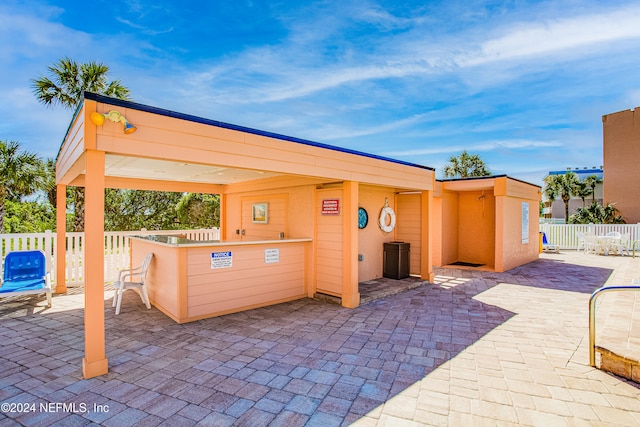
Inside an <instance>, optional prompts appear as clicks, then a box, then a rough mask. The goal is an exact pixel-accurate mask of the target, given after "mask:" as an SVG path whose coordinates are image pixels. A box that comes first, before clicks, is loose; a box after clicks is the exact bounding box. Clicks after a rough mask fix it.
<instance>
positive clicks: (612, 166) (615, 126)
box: [602, 108, 640, 223]
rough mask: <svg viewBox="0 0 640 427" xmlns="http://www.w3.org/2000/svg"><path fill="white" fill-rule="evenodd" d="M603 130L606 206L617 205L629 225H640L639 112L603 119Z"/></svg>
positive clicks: (637, 110)
mask: <svg viewBox="0 0 640 427" xmlns="http://www.w3.org/2000/svg"><path fill="white" fill-rule="evenodd" d="M636 113H637V114H638V120H636V117H635V115H636ZM602 129H603V138H604V143H603V155H604V179H603V182H604V202H605V203H615V204H616V208H618V210H619V211H620V214H621V215H622V216H623V217H624V219H625V221H626V222H627V223H637V222H640V175H639V174H638V172H637V170H638V164H640V110H639V108H636V109H635V110H633V111H632V110H625V111H620V112H618V113H613V114H608V115H605V116H603V117H602Z"/></svg>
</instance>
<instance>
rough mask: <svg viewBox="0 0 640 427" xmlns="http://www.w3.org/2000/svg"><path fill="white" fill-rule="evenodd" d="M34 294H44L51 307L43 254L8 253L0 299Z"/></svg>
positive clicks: (45, 261) (37, 252) (5, 260)
mask: <svg viewBox="0 0 640 427" xmlns="http://www.w3.org/2000/svg"><path fill="white" fill-rule="evenodd" d="M35 294H46V295H47V305H48V306H49V307H51V285H50V280H49V274H48V273H47V259H46V257H45V255H44V252H42V251H16V252H9V253H8V254H7V256H6V257H5V259H4V275H3V282H2V286H0V298H3V297H15V296H20V295H35Z"/></svg>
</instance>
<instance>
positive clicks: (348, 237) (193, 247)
mask: <svg viewBox="0 0 640 427" xmlns="http://www.w3.org/2000/svg"><path fill="white" fill-rule="evenodd" d="M96 113H97V114H96ZM92 116H93V120H92ZM98 116H99V117H102V119H98V120H96V117H98ZM105 118H106V119H108V120H104V119H105ZM131 130H135V132H131ZM56 183H57V194H58V200H57V212H58V217H57V230H58V231H57V233H58V239H57V244H58V248H57V250H58V254H64V252H65V238H64V237H65V227H66V221H65V220H66V218H65V212H66V198H65V195H66V188H67V186H82V187H84V188H85V243H84V252H85V258H84V260H85V261H84V272H85V273H84V283H85V314H84V319H85V357H84V359H83V363H82V364H83V367H82V368H83V375H84V376H85V378H90V377H95V376H98V375H103V374H106V373H107V372H108V361H107V356H106V353H105V328H104V260H103V255H104V191H105V188H126V189H137V190H157V191H176V192H196V193H209V194H219V195H220V206H221V214H220V217H221V224H220V233H221V235H220V241H219V242H184V241H180V242H178V241H176V242H173V243H172V242H164V243H158V242H155V243H154V242H148V241H143V240H137V241H135V242H133V243H132V263H135V262H137V261H139V260H140V259H141V257H142V256H143V255H144V253H143V252H146V251H148V250H149V247H150V246H148V245H150V244H155V245H156V246H152V247H153V248H155V249H154V253H155V254H156V260H155V264H154V269H155V270H157V271H156V274H155V275H154V274H153V273H152V274H151V276H150V283H149V287H150V299H151V303H152V305H154V306H156V307H157V308H158V309H159V310H160V311H162V312H164V313H165V314H166V315H168V316H169V317H171V318H173V319H174V320H175V321H177V322H189V321H193V320H198V319H201V318H205V317H211V316H217V315H222V314H226V313H231V312H234V311H241V310H247V309H251V308H255V307H260V306H265V305H270V304H277V303H280V302H284V301H290V300H294V299H298V298H305V297H313V296H314V295H316V294H326V295H330V296H334V297H337V298H339V299H340V301H341V304H342V305H343V306H344V307H347V308H355V307H357V306H358V305H359V304H360V294H359V290H358V285H359V283H360V282H363V281H366V280H371V279H375V278H377V277H381V276H382V275H383V268H384V266H385V265H386V264H385V263H386V262H387V261H386V259H385V256H386V253H385V250H384V249H383V248H384V247H385V246H384V245H385V244H388V243H392V242H397V241H403V242H406V243H408V244H410V255H409V259H408V261H407V262H408V270H409V271H408V273H410V274H411V275H416V276H419V277H420V278H421V279H422V280H424V281H429V282H432V281H433V277H434V273H433V266H434V263H435V265H446V264H449V263H451V262H454V261H456V260H460V259H459V258H461V257H466V258H469V259H471V258H473V257H474V256H477V252H478V251H487V250H489V252H490V253H491V255H490V256H489V257H488V258H487V257H485V258H483V265H486V266H487V267H488V268H489V269H495V270H497V271H504V270H505V269H508V268H512V267H514V266H517V265H520V264H523V263H526V262H529V261H532V260H533V259H536V258H537V256H538V237H537V236H538V231H537V224H538V200H539V195H540V188H539V187H537V186H533V185H531V184H527V183H523V182H520V181H517V180H513V179H511V178H509V177H506V176H500V177H490V178H486V179H484V180H476V181H473V182H468V183H458V184H456V183H446V182H444V183H443V182H439V181H436V179H435V171H434V169H433V168H430V167H426V166H422V165H418V164H413V163H409V162H404V161H399V160H395V159H389V158H384V157H380V156H376V155H372V154H367V153H363V152H358V151H353V150H348V149H343V148H339V147H335V146H330V145H326V144H320V143H316V142H312V141H307V140H302V139H298V138H292V137H288V136H283V135H277V134H274V133H269V132H264V131H259V130H256V129H250V128H246V127H241V126H236V125H231V124H227V123H221V122H217V121H214V120H208V119H203V118H199V117H194V116H190V115H186V114H180V113H176V112H172V111H168V110H163V109H159V108H155V107H150V106H146V105H141V104H137V103H133V102H129V101H123V100H118V99H113V98H107V97H103V96H100V95H95V94H91V93H86V94H85V98H84V101H83V103H82V104H81V105H80V107H79V108H78V110H77V112H76V115H75V116H74V118H73V120H72V123H71V124H70V126H69V129H68V131H67V134H66V136H65V139H64V141H63V143H62V146H61V148H60V152H59V154H58V158H57V163H56ZM480 203H482V210H481V211H479V210H477V209H478V208H477V206H479V205H480ZM476 205H477V206H476ZM469 209H472V210H471V211H469ZM467 212H476V213H479V214H480V215H481V217H482V218H483V221H480V222H479V223H478V222H477V221H476V222H474V221H473V218H472V216H469V215H467ZM461 225H462V227H461ZM476 229H481V230H480V232H479V233H478V232H476V231H473V230H476ZM470 230H471V231H470ZM468 233H470V234H468ZM478 236H479V237H480V238H481V239H483V240H486V241H485V242H484V243H483V244H482V245H481V246H480V247H479V248H476V255H473V256H472V255H469V253H470V252H474V251H473V244H471V246H470V243H469V242H470V241H471V240H473V239H476V238H477V237H478ZM470 239H471V240H470ZM454 240H455V241H454ZM473 241H475V240H473ZM470 247H471V249H472V250H471V251H469V248H470ZM136 248H139V249H138V250H137V251H136ZM214 254H223V255H224V256H225V257H226V260H225V262H224V263H223V264H216V263H215V262H214V260H213V259H214V256H216V255H214ZM471 260H472V261H473V259H471ZM464 261H467V259H465V260H464ZM56 262H57V277H56V283H57V288H56V291H57V292H58V293H60V292H65V290H66V288H65V285H64V284H65V265H64V263H65V257H64V256H58V257H57V260H56ZM167 266H173V267H174V268H173V269H170V270H169V271H167V270H161V268H162V267H167ZM192 273H193V274H192ZM227 282H228V283H230V285H229V287H228V288H223V285H224V284H225V283H227ZM223 297H224V298H223ZM222 300H224V301H226V302H224V303H220V301H222Z"/></svg>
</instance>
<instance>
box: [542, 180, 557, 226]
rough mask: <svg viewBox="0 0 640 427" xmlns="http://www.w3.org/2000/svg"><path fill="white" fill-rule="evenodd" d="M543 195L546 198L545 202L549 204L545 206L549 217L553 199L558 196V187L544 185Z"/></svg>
mask: <svg viewBox="0 0 640 427" xmlns="http://www.w3.org/2000/svg"><path fill="white" fill-rule="evenodd" d="M543 192H544V195H545V197H546V199H547V203H548V204H549V205H548V206H547V207H548V208H549V218H551V216H552V211H551V207H552V206H553V201H554V200H555V199H556V197H558V195H559V193H558V189H557V188H556V187H555V186H553V185H546V186H545V187H544V190H543Z"/></svg>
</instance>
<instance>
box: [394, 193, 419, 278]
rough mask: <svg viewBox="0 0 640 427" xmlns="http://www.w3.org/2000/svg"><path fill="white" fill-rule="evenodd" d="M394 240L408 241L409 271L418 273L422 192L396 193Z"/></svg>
mask: <svg viewBox="0 0 640 427" xmlns="http://www.w3.org/2000/svg"><path fill="white" fill-rule="evenodd" d="M396 201H397V202H396V203H397V209H396V219H397V222H396V229H395V230H394V231H395V236H396V237H395V240H396V241H399V242H406V243H409V245H410V246H409V273H410V274H416V275H419V274H420V257H421V256H422V239H421V236H422V194H398V196H397V198H396Z"/></svg>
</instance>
